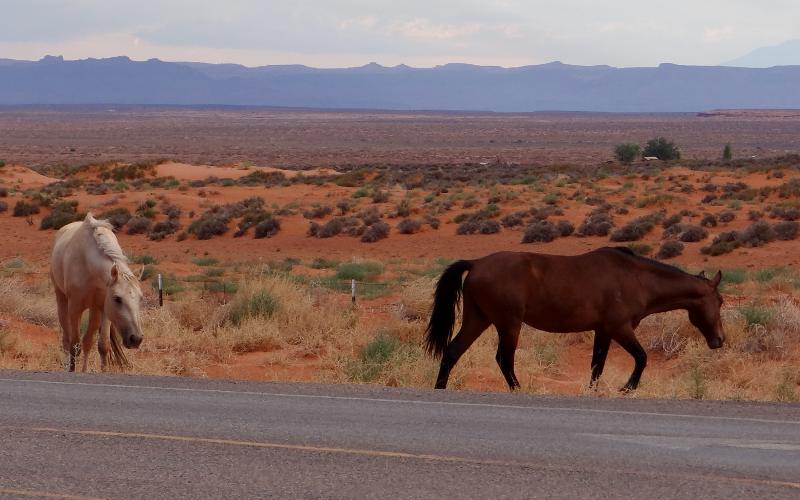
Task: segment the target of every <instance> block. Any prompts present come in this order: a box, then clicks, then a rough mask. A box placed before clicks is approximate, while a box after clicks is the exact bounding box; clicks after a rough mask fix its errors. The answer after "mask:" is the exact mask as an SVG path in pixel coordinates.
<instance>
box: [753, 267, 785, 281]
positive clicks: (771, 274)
mask: <svg viewBox="0 0 800 500" xmlns="http://www.w3.org/2000/svg"><path fill="white" fill-rule="evenodd" d="M788 274H789V269H787V268H785V267H781V266H775V267H765V268H763V269H759V270H757V271H754V272H753V274H752V276H753V279H754V280H755V281H757V282H758V283H769V282H770V281H773V280H774V279H776V278H780V277H782V276H786V275H788Z"/></svg>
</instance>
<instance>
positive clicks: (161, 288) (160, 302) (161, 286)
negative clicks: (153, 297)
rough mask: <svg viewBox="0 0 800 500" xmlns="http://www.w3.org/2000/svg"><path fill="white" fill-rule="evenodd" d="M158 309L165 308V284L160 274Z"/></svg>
mask: <svg viewBox="0 0 800 500" xmlns="http://www.w3.org/2000/svg"><path fill="white" fill-rule="evenodd" d="M158 307H164V282H163V280H162V279H161V273H158Z"/></svg>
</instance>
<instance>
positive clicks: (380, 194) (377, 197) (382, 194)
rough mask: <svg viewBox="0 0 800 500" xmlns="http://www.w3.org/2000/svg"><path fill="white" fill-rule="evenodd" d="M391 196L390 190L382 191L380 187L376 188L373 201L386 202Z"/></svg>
mask: <svg viewBox="0 0 800 500" xmlns="http://www.w3.org/2000/svg"><path fill="white" fill-rule="evenodd" d="M389 198H391V195H390V194H389V192H388V191H381V190H380V189H376V190H375V191H374V192H373V193H372V203H386V202H387V201H389Z"/></svg>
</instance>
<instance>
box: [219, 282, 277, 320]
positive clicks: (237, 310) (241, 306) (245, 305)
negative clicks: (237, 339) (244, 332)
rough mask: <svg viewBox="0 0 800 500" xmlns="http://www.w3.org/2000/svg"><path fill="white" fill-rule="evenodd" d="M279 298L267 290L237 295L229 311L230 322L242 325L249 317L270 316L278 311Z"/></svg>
mask: <svg viewBox="0 0 800 500" xmlns="http://www.w3.org/2000/svg"><path fill="white" fill-rule="evenodd" d="M279 307H280V303H279V302H278V299H277V298H276V297H275V296H274V295H272V294H271V293H269V292H268V291H267V290H258V291H256V292H255V293H253V294H250V295H237V297H236V298H235V299H234V300H233V302H232V303H231V309H230V312H229V313H228V318H229V319H230V322H231V323H233V324H234V325H236V326H240V325H241V324H242V323H243V322H244V320H245V319H247V318H270V317H272V315H273V314H275V313H276V312H277V311H278V308H279Z"/></svg>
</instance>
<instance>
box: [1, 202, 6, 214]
mask: <svg viewBox="0 0 800 500" xmlns="http://www.w3.org/2000/svg"><path fill="white" fill-rule="evenodd" d="M6 210H8V203H6V202H4V201H0V214H1V213H3V212H5V211H6Z"/></svg>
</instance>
